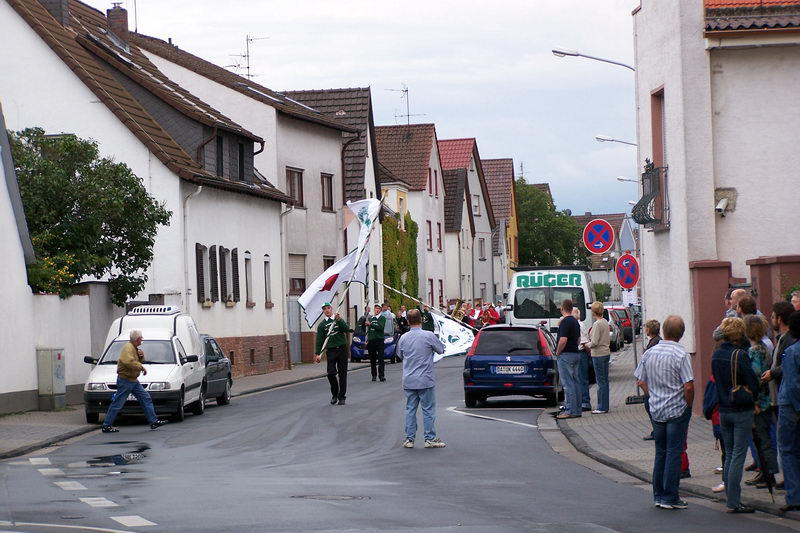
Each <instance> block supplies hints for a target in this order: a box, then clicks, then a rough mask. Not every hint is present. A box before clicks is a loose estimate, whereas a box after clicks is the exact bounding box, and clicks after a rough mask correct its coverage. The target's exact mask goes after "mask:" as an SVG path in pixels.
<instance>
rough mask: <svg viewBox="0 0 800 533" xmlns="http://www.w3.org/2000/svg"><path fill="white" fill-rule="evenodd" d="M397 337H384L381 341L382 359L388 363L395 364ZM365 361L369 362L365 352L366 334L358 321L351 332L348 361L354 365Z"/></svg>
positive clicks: (361, 323)
mask: <svg viewBox="0 0 800 533" xmlns="http://www.w3.org/2000/svg"><path fill="white" fill-rule="evenodd" d="M398 338H399V337H386V338H385V339H383V358H384V359H388V360H389V362H390V363H392V364H394V363H396V362H397V355H396V353H395V352H396V351H397V339H398ZM364 359H366V360H367V361H369V352H368V351H367V333H366V330H365V329H364V325H363V321H359V323H358V324H357V325H356V328H355V331H354V332H353V341H352V342H351V343H350V360H351V361H353V362H354V363H356V362H360V361H362V360H364Z"/></svg>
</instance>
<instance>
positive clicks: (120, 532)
mask: <svg viewBox="0 0 800 533" xmlns="http://www.w3.org/2000/svg"><path fill="white" fill-rule="evenodd" d="M0 526H3V527H20V526H22V527H47V528H53V529H56V528H58V529H75V530H80V531H97V532H98V533H132V532H131V531H126V530H124V529H109V528H106V527H92V526H65V525H61V524H38V523H36V522H8V521H5V520H0Z"/></svg>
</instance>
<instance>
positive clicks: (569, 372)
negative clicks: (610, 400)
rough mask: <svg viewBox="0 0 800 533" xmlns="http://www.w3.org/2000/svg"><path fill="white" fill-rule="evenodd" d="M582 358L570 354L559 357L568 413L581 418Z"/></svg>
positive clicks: (560, 376) (559, 370)
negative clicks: (580, 368)
mask: <svg viewBox="0 0 800 533" xmlns="http://www.w3.org/2000/svg"><path fill="white" fill-rule="evenodd" d="M580 358H581V356H580V355H579V354H577V353H570V352H562V353H561V355H559V356H558V378H559V379H560V380H561V385H562V386H563V387H564V399H565V400H566V406H567V410H566V412H567V414H570V415H575V416H581V387H580V374H579V372H580V370H579V368H578V366H579V365H580Z"/></svg>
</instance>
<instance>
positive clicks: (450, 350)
mask: <svg viewBox="0 0 800 533" xmlns="http://www.w3.org/2000/svg"><path fill="white" fill-rule="evenodd" d="M431 316H432V317H433V325H434V328H435V330H436V331H435V333H436V335H437V336H438V337H439V340H440V341H442V344H444V353H443V354H435V355H434V356H433V362H434V363H435V362H437V361H439V360H440V359H442V358H443V357H449V356H451V355H464V354H465V353H467V351H468V350H469V349H470V347H471V346H472V342H473V341H474V340H475V335H474V334H473V333H472V330H471V329H470V328H468V327H467V326H465V325H464V324H462V323H460V322H459V321H458V320H455V319H453V318H449V317H445V316H442V315H440V314H439V313H431Z"/></svg>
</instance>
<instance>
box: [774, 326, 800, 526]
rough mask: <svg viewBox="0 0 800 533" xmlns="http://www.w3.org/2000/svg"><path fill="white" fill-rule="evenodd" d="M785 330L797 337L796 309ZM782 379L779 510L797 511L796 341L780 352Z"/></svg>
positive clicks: (799, 410)
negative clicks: (782, 497)
mask: <svg viewBox="0 0 800 533" xmlns="http://www.w3.org/2000/svg"><path fill="white" fill-rule="evenodd" d="M789 333H790V334H791V335H792V337H793V338H795V339H800V311H794V312H793V313H792V314H791V315H790V316H789ZM781 366H782V369H783V380H782V382H781V387H780V390H779V391H778V449H779V450H780V454H781V463H782V465H783V480H784V482H785V485H786V505H785V506H783V507H781V511H783V512H787V511H800V342H797V341H795V342H794V343H793V344H792V345H791V346H789V347H788V348H786V351H784V352H783V361H782V364H781Z"/></svg>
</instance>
